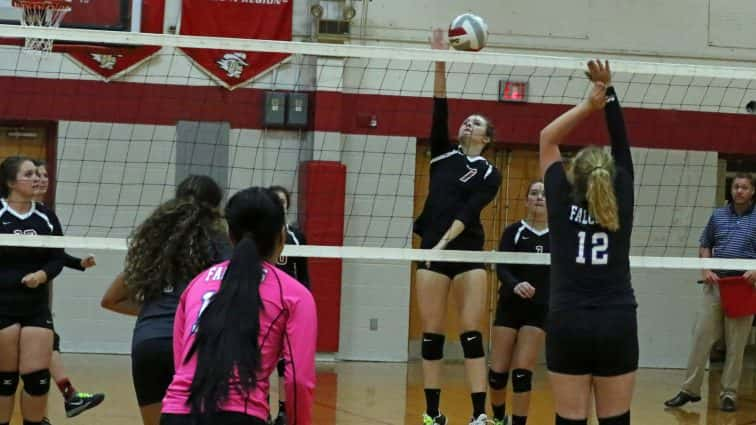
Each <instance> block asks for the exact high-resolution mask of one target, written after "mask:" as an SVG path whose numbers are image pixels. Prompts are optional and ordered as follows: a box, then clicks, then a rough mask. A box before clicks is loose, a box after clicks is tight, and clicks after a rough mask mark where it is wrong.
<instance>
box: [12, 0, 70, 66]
mask: <svg viewBox="0 0 756 425" xmlns="http://www.w3.org/2000/svg"><path fill="white" fill-rule="evenodd" d="M12 3H13V7H16V8H19V9H23V12H22V13H21V25H22V26H25V27H48V28H58V27H60V23H61V22H63V17H64V16H66V13H68V12H69V11H71V0H13V1H12ZM52 46H53V40H52V39H49V38H27V39H26V42H25V43H24V51H25V52H27V53H35V54H41V55H44V54H47V53H49V52H50V51H52Z"/></svg>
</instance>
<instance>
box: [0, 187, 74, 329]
mask: <svg viewBox="0 0 756 425" xmlns="http://www.w3.org/2000/svg"><path fill="white" fill-rule="evenodd" d="M0 233H10V234H16V235H56V236H62V235H63V230H62V229H61V226H60V222H59V221H58V217H57V216H56V215H55V213H54V212H52V210H50V209H48V208H47V207H45V206H44V205H42V204H39V203H36V202H32V206H31V209H30V210H29V211H27V212H26V213H24V214H20V213H18V212H17V211H14V210H13V209H12V208H11V207H10V206H9V205H8V203H7V202H6V201H5V199H0ZM63 262H64V260H63V250H62V249H52V248H29V247H12V246H4V247H0V315H7V316H25V315H29V314H38V313H40V312H42V311H44V310H45V309H47V306H48V300H49V295H48V288H47V285H46V284H42V285H39V286H37V287H36V288H29V287H27V286H25V285H23V284H22V283H21V279H23V277H24V276H26V275H27V274H29V273H34V272H37V271H39V270H44V271H45V273H46V274H47V281H48V282H49V281H51V280H52V279H53V278H54V277H55V276H57V275H58V274H59V273H60V271H61V270H62V269H63Z"/></svg>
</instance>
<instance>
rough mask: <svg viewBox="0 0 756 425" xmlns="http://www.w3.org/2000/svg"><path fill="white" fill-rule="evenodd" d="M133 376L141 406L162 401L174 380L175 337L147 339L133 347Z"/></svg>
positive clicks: (135, 390)
mask: <svg viewBox="0 0 756 425" xmlns="http://www.w3.org/2000/svg"><path fill="white" fill-rule="evenodd" d="M131 376H132V378H133V380H134V392H136V396H137V402H138V403H139V405H140V406H146V405H148V404H155V403H160V402H162V401H163V397H164V396H165V391H166V390H167V389H168V386H169V385H170V384H171V381H172V380H173V339H172V338H151V339H145V340H143V341H140V342H138V343H137V344H136V345H134V346H133V347H131ZM161 423H162V422H161Z"/></svg>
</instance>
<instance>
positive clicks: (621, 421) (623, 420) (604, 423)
mask: <svg viewBox="0 0 756 425" xmlns="http://www.w3.org/2000/svg"><path fill="white" fill-rule="evenodd" d="M599 425H630V411H629V410H628V411H627V412H625V413H623V414H621V415H619V416H612V417H611V418H599Z"/></svg>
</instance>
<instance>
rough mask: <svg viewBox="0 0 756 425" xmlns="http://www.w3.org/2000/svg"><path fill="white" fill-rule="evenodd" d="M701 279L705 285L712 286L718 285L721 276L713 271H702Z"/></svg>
mask: <svg viewBox="0 0 756 425" xmlns="http://www.w3.org/2000/svg"><path fill="white" fill-rule="evenodd" d="M701 279H702V280H703V281H704V283H708V284H712V283H717V280H719V276H717V275H716V274H715V273H714V272H713V271H711V270H708V269H707V270H702V271H701Z"/></svg>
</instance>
